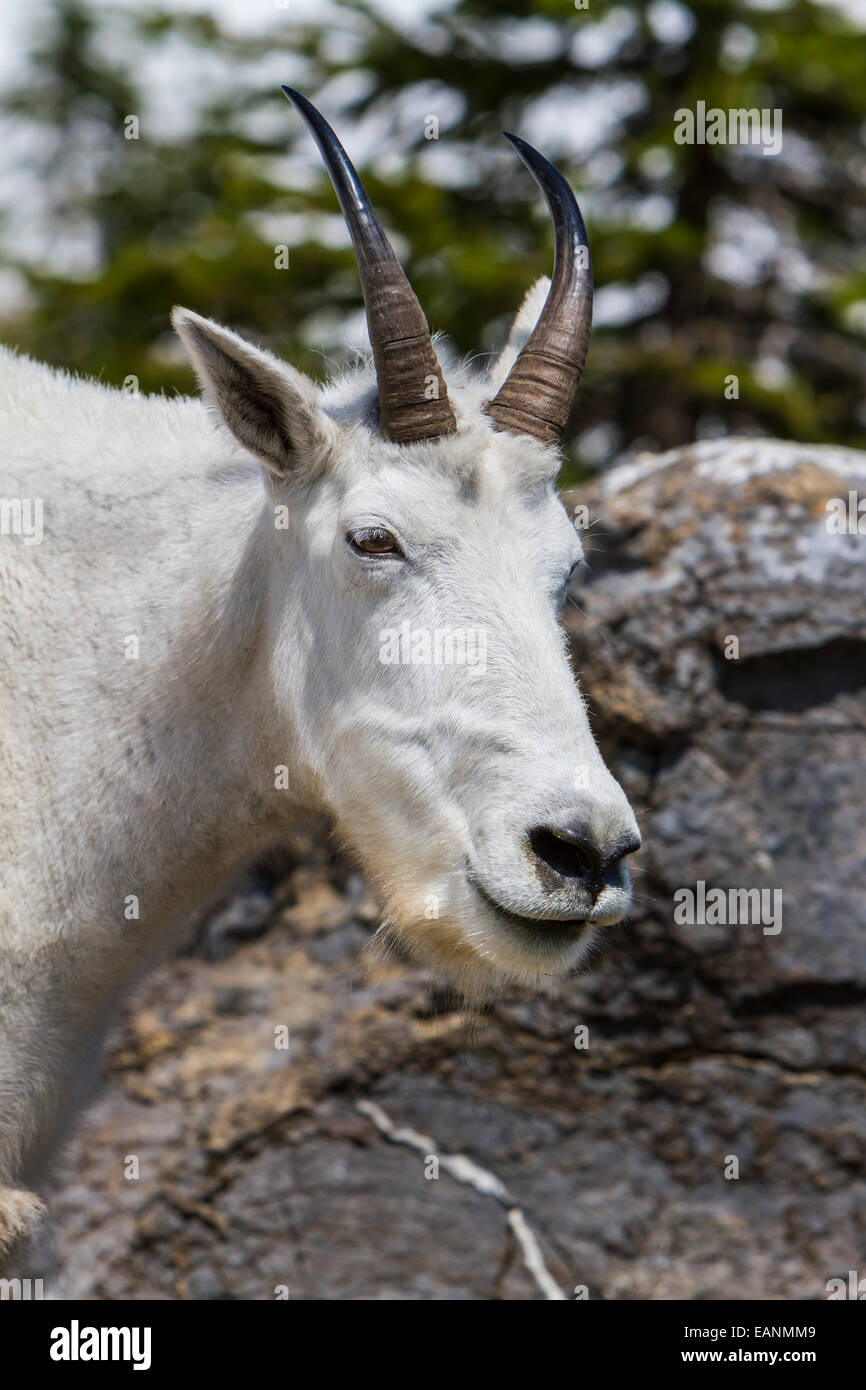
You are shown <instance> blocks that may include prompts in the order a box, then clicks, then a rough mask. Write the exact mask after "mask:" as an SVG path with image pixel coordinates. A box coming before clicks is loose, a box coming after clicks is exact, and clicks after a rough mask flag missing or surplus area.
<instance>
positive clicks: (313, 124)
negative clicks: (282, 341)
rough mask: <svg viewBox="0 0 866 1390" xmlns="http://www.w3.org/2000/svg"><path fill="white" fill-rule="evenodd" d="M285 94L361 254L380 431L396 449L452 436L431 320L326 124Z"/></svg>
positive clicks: (292, 95) (451, 413)
mask: <svg viewBox="0 0 866 1390" xmlns="http://www.w3.org/2000/svg"><path fill="white" fill-rule="evenodd" d="M283 91H284V92H285V94H286V96H287V97H288V98H289V101H291V102H292V104H293V105H294V106H295V107H297V109H298V111H299V112H300V114H301V115H302V116H303V118H304V120H305V121H306V123H307V126H308V127H309V129H310V132H311V134H312V136H313V139H314V140H315V142H316V144H317V145H318V147H319V151H320V153H321V155H322V158H323V160H324V161H325V167H326V168H327V170H328V173H329V174H330V176H331V182H332V183H333V185H334V190H335V192H336V194H337V197H338V199H339V201H340V207H341V208H342V210H343V216H344V217H345V219H346V225H347V226H348V228H349V235H350V236H351V238H352V245H353V246H354V248H355V256H356V257H357V261H358V272H359V274H360V277H361V289H362V291H363V294H364V304H365V306H366V310H367V327H368V329H369V332H370V344H371V346H372V349H373V361H374V363H375V365H376V379H377V381H378V383H379V422H380V424H381V426H382V429H383V431H384V433H385V434H386V435H387V437H388V438H389V439H392V440H393V441H394V442H395V443H397V444H409V443H411V442H412V441H413V440H416V439H436V438H437V437H438V436H439V435H442V434H451V433H452V431H453V430H455V429H456V428H457V421H456V420H455V418H454V411H453V410H452V409H451V405H450V403H449V400H448V388H447V386H446V385H445V378H444V377H443V375H442V369H441V367H440V366H439V362H438V360H437V358H436V353H435V350H434V348H433V339H432V338H431V336H430V329H429V327H428V326H427V320H426V319H425V317H424V312H423V310H422V308H421V305H420V304H419V303H418V300H417V298H416V296H415V292H414V290H413V289H412V286H411V285H410V284H409V281H408V280H407V279H406V276H405V274H404V272H403V267H402V266H401V265H400V262H399V261H398V260H397V257H396V256H395V255H394V251H393V248H392V246H391V243H390V242H389V240H388V238H387V237H386V235H385V233H384V231H383V230H382V227H381V225H380V223H379V219H378V218H377V216H376V213H375V211H374V209H373V205H372V203H371V202H370V199H369V196H368V194H367V192H366V189H365V188H364V185H363V184H362V183H361V180H360V179H359V178H358V175H357V173H356V172H355V170H354V168H353V166H352V163H351V160H350V159H349V156H348V155H347V154H346V151H345V150H344V149H343V146H342V145H341V144H340V142H339V140H338V139H337V137H336V135H335V134H334V132H333V130H332V129H331V127H330V126H329V125H328V122H327V121H326V120H325V118H324V116H322V115H321V113H320V112H319V111H317V110H316V108H315V106H313V105H312V104H311V103H310V102H309V101H307V99H306V97H303V96H301V94H300V92H296V91H294V90H293V89H292V88H291V87H283Z"/></svg>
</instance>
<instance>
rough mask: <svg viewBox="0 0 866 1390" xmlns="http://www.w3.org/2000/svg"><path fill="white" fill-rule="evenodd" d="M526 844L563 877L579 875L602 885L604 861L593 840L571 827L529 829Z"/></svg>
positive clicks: (588, 881)
mask: <svg viewBox="0 0 866 1390" xmlns="http://www.w3.org/2000/svg"><path fill="white" fill-rule="evenodd" d="M529 844H530V848H531V849H532V853H533V854H534V855H535V857H536V859H538V860H540V861H541V863H542V864H545V865H547V867H548V868H550V869H553V871H554V873H557V874H559V875H560V876H561V877H562V878H579V879H581V880H583V881H584V882H585V883H588V884H593V885H598V886H600V885H601V878H602V874H603V872H604V862H603V859H602V854H601V851H600V850H599V848H598V846H597V845H596V844H595V842H594V841H593V840H590V839H589V838H588V837H587V836H585V835H580V834H578V832H577V831H574V830H566V829H562V830H551V829H549V827H547V826H539V827H536V829H535V830H530V832H529Z"/></svg>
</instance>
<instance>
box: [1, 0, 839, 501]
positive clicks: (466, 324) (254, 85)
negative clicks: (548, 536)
mask: <svg viewBox="0 0 866 1390" xmlns="http://www.w3.org/2000/svg"><path fill="white" fill-rule="evenodd" d="M0 23H2V44H0V52H2V57H0V79H2V86H0V162H2V170H3V176H2V179H0V255H2V265H3V269H2V273H0V338H2V339H3V340H5V341H11V342H14V343H17V344H18V345H19V346H20V348H21V349H22V350H24V351H27V352H29V353H32V354H35V355H36V356H37V357H40V358H44V359H46V360H47V361H49V362H53V363H57V364H60V365H63V366H67V367H70V368H73V369H75V370H77V371H81V372H87V373H92V374H95V375H98V376H100V377H102V379H104V380H105V381H107V382H111V383H116V384H120V383H122V382H123V380H124V379H125V377H126V376H128V375H129V374H134V375H135V376H137V377H138V379H139V381H140V383H141V386H142V389H144V390H157V389H160V390H172V389H175V388H176V389H178V390H181V391H189V390H192V389H193V383H192V377H191V374H190V373H189V371H188V370H187V368H186V367H185V365H184V363H183V361H182V359H181V356H180V353H179V352H178V351H177V350H176V348H175V346H174V344H173V342H172V339H171V335H170V332H169V328H168V311H169V308H170V306H171V305H172V304H173V303H175V302H179V303H182V304H187V305H189V306H191V307H193V308H195V309H196V310H197V311H198V312H200V313H203V314H207V315H212V316H214V317H216V318H218V319H220V320H222V321H224V322H226V323H229V324H231V325H232V327H234V328H236V329H238V330H239V331H241V332H246V333H249V334H251V335H252V336H254V337H255V338H257V339H258V340H259V341H264V342H266V343H267V344H269V345H270V346H271V347H273V348H274V349H275V350H276V351H277V352H279V353H281V354H285V355H286V356H287V357H290V358H291V360H292V361H294V362H295V363H296V364H297V365H298V366H300V367H302V368H304V369H306V370H308V371H311V372H314V373H318V374H320V375H321V374H323V373H326V372H327V371H328V370H329V369H330V368H331V367H333V366H335V365H338V364H339V363H340V362H341V360H343V358H344V356H345V350H346V347H347V345H349V346H351V345H354V344H357V343H359V342H361V341H362V337H361V334H362V327H361V325H362V323H363V316H362V313H361V307H360V306H361V299H360V291H359V287H358V281H357V274H356V271H355V266H354V260H353V256H352V253H351V250H350V248H349V245H348V237H347V234H346V231H345V228H344V225H343V223H342V219H341V218H340V216H339V213H338V211H337V207H336V201H335V198H334V195H333V193H332V191H331V188H330V185H329V184H328V181H327V178H326V176H325V174H324V173H323V171H322V169H321V165H320V162H319V159H318V154H317V152H316V151H315V148H314V146H313V143H312V141H311V139H310V137H309V135H308V134H307V132H306V131H305V129H304V128H303V125H302V122H301V121H300V120H299V118H298V117H297V116H296V114H295V113H294V112H293V111H292V110H291V108H290V107H289V105H288V104H287V102H286V101H285V98H284V97H283V96H282V95H281V93H280V91H279V84H280V82H288V83H290V84H293V85H295V86H298V87H299V88H300V89H301V90H302V91H304V92H305V93H306V94H307V95H309V96H311V97H312V98H313V99H314V100H315V101H316V102H317V103H318V104H319V105H320V106H321V107H322V108H323V110H324V112H325V114H326V115H327V116H328V117H329V118H330V119H331V121H332V122H333V123H334V124H335V125H336V127H337V129H338V132H339V133H340V134H341V135H342V137H343V139H344V142H345V143H346V145H347V146H348V149H349V152H350V154H351V155H352V157H353V158H354V160H355V162H356V164H357V165H358V166H359V168H360V170H361V172H362V174H363V177H364V178H365V180H366V182H367V184H368V187H369V188H370V189H371V191H372V193H373V195H374V198H375V200H376V203H377V206H378V208H379V210H380V213H381V215H382V216H383V218H384V220H385V222H386V225H387V226H388V228H389V230H390V231H391V232H392V233H393V235H394V239H395V243H396V245H397V247H398V249H399V252H400V253H401V255H402V256H403V258H404V261H405V264H406V268H407V270H408V273H409V275H410V278H411V280H412V282H413V284H414V285H415V287H416V289H417V291H418V293H419V295H420V298H421V301H422V303H423V305H424V306H425V310H426V312H427V315H428V318H429V319H430V321H431V324H432V325H433V326H434V328H436V329H437V330H444V331H445V333H447V334H448V336H449V338H450V340H451V345H452V346H453V349H454V350H455V351H456V352H457V353H459V354H461V355H463V354H467V353H481V354H484V353H487V352H490V351H491V350H492V349H493V348H494V347H495V346H496V345H498V344H500V343H501V342H502V340H503V337H504V334H505V331H506V325H507V323H508V321H509V318H510V316H511V315H512V314H513V313H514V312H515V310H516V308H517V306H518V305H519V303H520V301H521V298H522V296H523V294H524V292H525V290H526V288H527V286H528V285H529V284H530V282H531V281H532V280H533V278H534V277H535V276H537V275H538V274H541V273H543V272H548V271H549V269H550V266H551V261H552V238H551V230H550V223H549V218H548V215H547V211H546V208H545V206H544V203H543V200H542V199H541V197H540V195H539V194H538V192H537V190H536V188H535V185H534V183H533V182H532V180H531V178H530V177H529V175H528V173H527V172H526V171H525V170H524V169H523V167H522V165H521V164H520V162H519V160H518V159H517V157H516V156H515V154H514V152H513V151H512V150H511V149H510V148H509V146H508V145H507V144H506V143H505V142H504V141H503V140H502V138H501V135H500V132H501V131H502V130H503V129H506V130H509V129H513V130H515V131H517V132H519V133H521V134H522V135H524V136H525V137H526V138H528V139H529V140H530V141H531V142H532V143H534V144H536V145H537V146H538V147H539V148H540V149H541V150H542V151H543V152H544V153H546V154H547V155H548V156H549V157H551V158H552V159H553V160H554V161H556V162H558V163H559V164H560V165H561V167H562V168H563V170H564V172H565V173H566V174H567V176H568V177H569V178H570V180H571V182H572V184H573V185H574V187H575V188H576V190H577V191H578V194H579V198H580V201H581V205H582V208H583V212H584V216H585V219H586V221H587V225H588V228H589V232H590V241H591V245H592V251H593V257H594V261H595V271H596V285H597V297H596V315H595V323H596V328H595V333H594V337H593V346H592V351H591V354H590V359H589V365H588V369H587V373H586V377H585V381H584V385H583V387H582V391H581V398H580V408H579V410H578V411H577V412H576V415H575V420H574V430H573V435H572V439H571V441H570V456H569V466H568V472H567V474H566V477H569V476H571V477H578V476H581V475H582V474H583V473H584V472H585V471H586V470H588V469H593V468H597V467H599V466H602V465H604V464H605V463H606V462H607V461H608V460H609V459H610V458H612V457H613V456H614V455H615V454H623V453H628V452H634V451H636V450H639V449H643V448H650V449H664V448H668V447H671V446H673V445H677V444H681V443H685V442H687V441H690V440H692V439H695V438H705V437H712V436H715V435H722V434H743V433H746V434H768V435H775V436H780V437H783V438H791V439H797V440H833V441H836V442H840V443H852V444H857V443H858V442H861V441H862V440H863V437H864V432H866V405H864V403H863V394H862V382H863V380H864V376H866V264H864V257H863V253H862V248H863V245H864V240H866V80H864V70H866V63H864V46H863V34H864V32H866V8H864V3H863V0H839V3H826V0H817V2H815V3H813V2H812V0H689V3H684V2H681V0H652V3H649V4H640V5H637V4H634V5H632V4H627V3H607V0H592V3H591V5H589V6H588V8H586V9H577V8H576V7H575V5H574V4H573V3H572V0H345V2H344V3H341V2H340V0H210V3H206V0H176V3H174V4H172V5H166V6H161V5H159V4H149V3H144V4H142V3H138V0H136V3H132V0H129V3H126V0H123V2H122V3H114V4H110V5H109V4H99V3H91V0H37V2H36V3H29V4H19V5H17V6H16V5H11V6H9V5H7V6H5V7H4V12H3V18H2V21H0ZM699 100H701V101H704V102H705V103H706V105H707V107H711V106H718V107H721V108H723V109H726V110H727V109H729V108H733V107H746V108H751V107H757V108H769V109H771V110H773V109H776V108H781V109H782V111H783V113H784V123H783V135H784V140H783V146H782V150H781V153H780V154H779V155H778V156H776V157H772V158H770V157H766V156H762V154H761V151H760V148H758V147H749V146H737V145H733V146H731V145H708V144H707V145H696V144H695V145H680V144H677V143H676V142H675V140H674V129H675V119H674V113H675V112H676V111H677V109H679V108H681V107H690V108H694V107H695V104H696V102H697V101H699ZM130 116H135V117H136V118H137V119H138V123H139V138H137V139H129V138H126V133H128V131H129V126H128V123H127V118H128V117H130ZM430 118H435V122H436V123H438V128H437V134H438V138H436V139H431V138H428V136H429V135H430V133H431V130H433V129H434V127H433V126H431V119H430ZM279 244H285V245H287V246H288V247H289V249H290V266H289V268H288V270H284V271H280V272H276V271H275V269H274V247H275V245H279ZM728 373H736V374H737V376H738V378H739V383H740V392H739V399H737V400H725V399H724V396H723V389H724V378H725V376H726V375H727V374H728Z"/></svg>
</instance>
